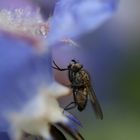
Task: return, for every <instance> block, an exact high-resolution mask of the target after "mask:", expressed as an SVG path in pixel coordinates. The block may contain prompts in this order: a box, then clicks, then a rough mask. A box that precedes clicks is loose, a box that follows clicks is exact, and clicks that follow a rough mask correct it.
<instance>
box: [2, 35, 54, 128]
mask: <svg viewBox="0 0 140 140" xmlns="http://www.w3.org/2000/svg"><path fill="white" fill-rule="evenodd" d="M52 80H53V76H52V69H51V54H50V52H46V53H39V52H38V51H37V49H35V47H34V46H31V44H28V43H26V42H24V41H21V40H16V39H14V38H11V37H7V36H1V38H0V130H7V129H8V126H9V124H8V123H7V121H6V120H5V117H4V114H5V113H7V112H11V111H18V110H20V109H21V108H22V107H23V106H24V105H25V104H26V102H28V101H29V100H30V99H32V98H33V97H34V96H35V95H36V94H37V90H38V88H39V86H41V85H43V84H45V85H49V84H50V83H51V82H52Z"/></svg>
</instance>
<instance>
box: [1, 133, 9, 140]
mask: <svg viewBox="0 0 140 140" xmlns="http://www.w3.org/2000/svg"><path fill="white" fill-rule="evenodd" d="M0 140H10V138H9V136H8V134H7V133H6V132H0Z"/></svg>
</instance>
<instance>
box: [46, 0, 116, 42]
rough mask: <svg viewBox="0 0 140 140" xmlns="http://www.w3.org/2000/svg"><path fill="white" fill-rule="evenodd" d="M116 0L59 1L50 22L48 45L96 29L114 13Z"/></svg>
mask: <svg viewBox="0 0 140 140" xmlns="http://www.w3.org/2000/svg"><path fill="white" fill-rule="evenodd" d="M116 7H117V0H78V1H76V0H60V2H58V3H57V5H56V8H55V12H54V16H53V17H52V20H51V31H50V33H49V34H48V41H49V43H50V44H52V43H55V42H56V41H58V40H61V39H64V38H66V37H70V38H73V37H77V36H80V35H82V34H83V33H85V32H88V31H91V30H93V29H96V28H97V27H99V25H101V24H102V23H103V22H104V21H106V20H107V19H108V18H109V17H111V15H112V14H113V13H114V11H115V10H116Z"/></svg>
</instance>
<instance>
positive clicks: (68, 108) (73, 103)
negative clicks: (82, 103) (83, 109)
mask: <svg viewBox="0 0 140 140" xmlns="http://www.w3.org/2000/svg"><path fill="white" fill-rule="evenodd" d="M72 105H73V106H72ZM76 106H77V104H76V102H71V103H70V104H68V105H67V106H66V107H65V108H64V110H63V111H65V110H71V109H73V108H75V107H76Z"/></svg>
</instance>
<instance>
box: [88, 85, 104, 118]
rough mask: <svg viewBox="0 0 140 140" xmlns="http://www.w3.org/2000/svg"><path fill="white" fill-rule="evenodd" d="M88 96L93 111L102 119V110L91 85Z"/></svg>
mask: <svg viewBox="0 0 140 140" xmlns="http://www.w3.org/2000/svg"><path fill="white" fill-rule="evenodd" d="M89 97H90V102H91V104H92V107H93V109H94V112H95V114H96V116H97V118H98V119H101V120H102V119H103V112H102V109H101V106H100V104H99V101H98V99H97V97H96V95H95V91H94V89H93V88H92V87H90V92H89Z"/></svg>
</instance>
